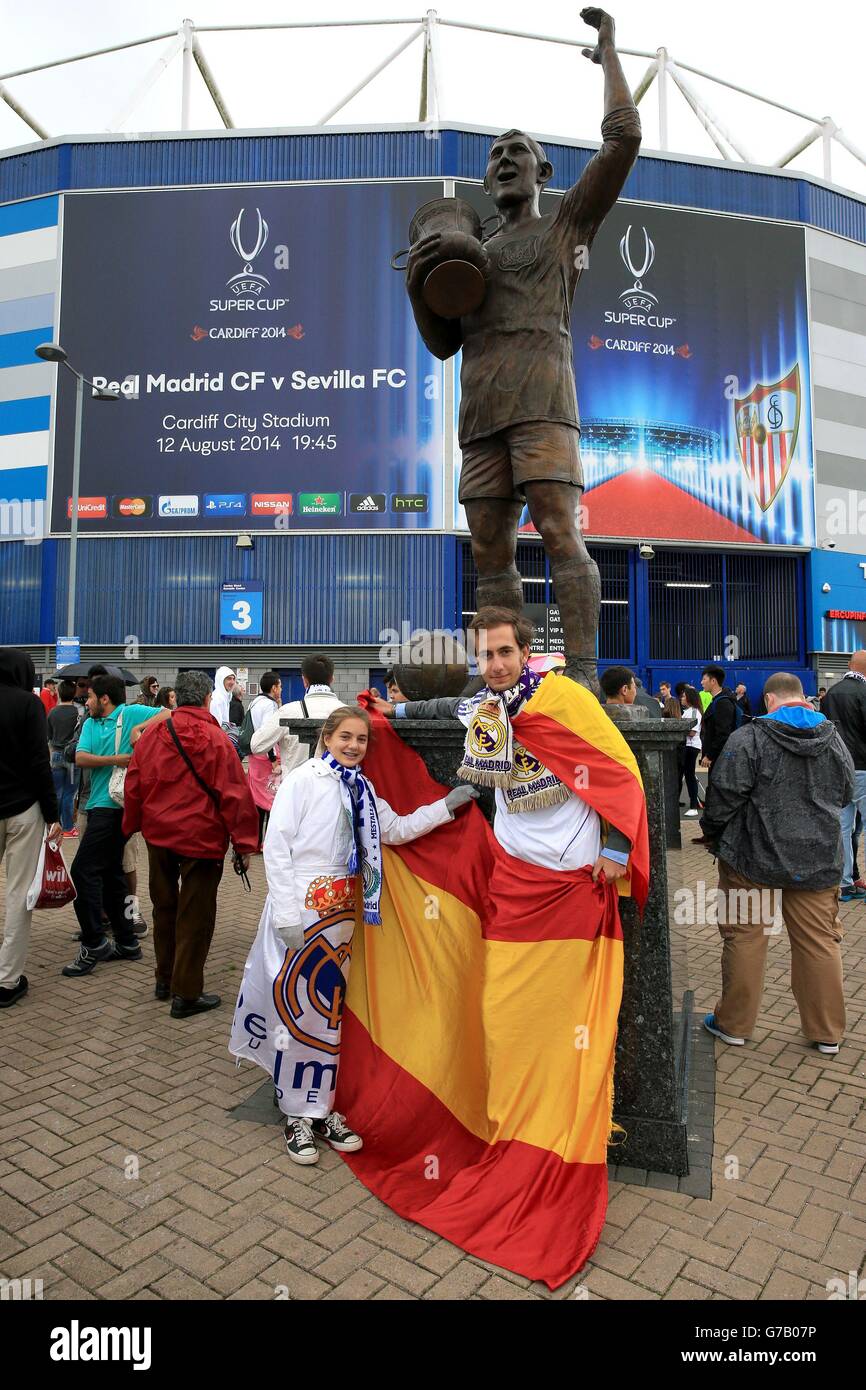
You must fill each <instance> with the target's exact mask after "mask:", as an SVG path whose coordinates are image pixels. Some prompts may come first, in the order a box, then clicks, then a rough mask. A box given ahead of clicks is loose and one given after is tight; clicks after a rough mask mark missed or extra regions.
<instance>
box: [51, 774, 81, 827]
mask: <svg viewBox="0 0 866 1390" xmlns="http://www.w3.org/2000/svg"><path fill="white" fill-rule="evenodd" d="M80 775H81V774H80V773H79V771H78V768H77V767H73V768H69V767H66V768H62V767H61V768H58V767H54V768H52V769H51V776H52V777H53V779H54V790H55V791H56V793H57V803H58V805H59V807H60V824H61V826H62V827H63V829H64V830H71V829H72V827H73V825H74V824H75V821H74V819H73V815H72V803H73V801H74V800H75V793H76V792H77V791H78V778H79V776H80Z"/></svg>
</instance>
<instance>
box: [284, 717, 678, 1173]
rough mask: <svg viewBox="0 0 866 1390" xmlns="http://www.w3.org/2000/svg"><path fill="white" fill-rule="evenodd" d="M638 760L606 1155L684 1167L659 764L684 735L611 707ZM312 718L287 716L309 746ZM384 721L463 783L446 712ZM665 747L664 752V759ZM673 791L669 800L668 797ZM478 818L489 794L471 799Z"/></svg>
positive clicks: (665, 783)
mask: <svg viewBox="0 0 866 1390" xmlns="http://www.w3.org/2000/svg"><path fill="white" fill-rule="evenodd" d="M614 718H615V722H616V723H617V725H618V727H619V728H620V729H621V731H622V733H623V735H624V737H625V739H626V741H627V742H628V744H629V746H630V747H631V749H632V751H633V753H634V755H635V758H636V759H637V763H638V766H639V768H640V772H641V777H642V778H643V783H644V789H645V792H646V799H647V812H648V818H649V841H650V891H649V898H648V901H647V904H646V908H645V910H644V915H643V919H641V918H640V917H639V916H638V913H637V910H636V908H635V905H634V903H632V901H631V900H630V899H622V900H621V917H622V926H623V936H624V939H625V978H624V984H623V998H622V1008H621V1009H620V1015H619V1027H618V1035H617V1047H616V1071H615V1076H614V1083H615V1084H614V1119H615V1120H616V1122H617V1123H618V1124H620V1125H621V1126H622V1127H623V1129H624V1130H625V1131H626V1137H625V1139H624V1140H623V1142H622V1143H619V1144H617V1145H616V1146H615V1147H611V1149H610V1151H609V1156H610V1161H611V1162H612V1163H615V1164H622V1165H625V1166H628V1167H630V1168H635V1169H646V1170H652V1171H654V1172H658V1173H671V1174H675V1175H677V1176H681V1175H683V1174H686V1173H688V1171H689V1161H688V1151H687V1143H686V1138H687V1115H686V1108H687V1102H686V1098H687V1095H688V1080H689V1060H690V1059H689V1051H690V1041H689V1040H690V1033H691V1029H690V1026H689V1025H690V1006H689V1001H690V998H691V996H690V995H689V994H688V971H687V963H686V960H685V940H684V937H680V936H679V935H678V934H677V932H676V930H675V929H674V930H673V932H672V930H671V926H670V924H671V923H672V922H673V892H674V889H675V888H676V887H678V886H679V885H676V884H675V885H673V886H671V885H669V882H668V860H667V852H666V851H667V845H668V843H669V834H668V831H667V828H666V827H667V824H668V823H669V822H670V821H671V820H673V821H674V822H675V823H676V825H677V829H678V827H679V808H678V805H677V801H676V798H675V797H673V793H672V790H671V783H670V781H669V780H668V779H666V778H665V776H664V763H665V761H667V760H669V758H670V755H671V754H674V755H675V752H676V749H677V747H678V745H679V744H681V743H682V742H683V741H684V739H685V730H684V729H683V727H682V726H681V725H680V721H679V720H664V721H663V720H656V719H649V718H646V717H644V718H640V717H639V715H637V714H635V713H634V712H633V711H631V710H628V711H626V713H624V714H623V715H619V714H618V712H617V713H615V714H614ZM319 727H320V725H319V723H318V722H317V721H314V720H292V721H291V728H292V732H293V733H296V734H298V735H299V736H300V739H301V741H302V742H303V743H306V744H308V745H309V746H311V747H312V746H313V745H314V744H315V742H316V739H317V737H318V732H319ZM394 728H395V729H396V731H397V733H398V734H399V735H400V737H401V738H402V739H404V740H405V742H406V743H408V745H409V746H410V748H413V749H414V750H415V751H416V752H417V753H419V754H420V756H421V757H422V758H423V760H424V763H425V764H426V766H427V769H428V771H429V772H430V775H431V776H432V777H434V778H435V779H436V781H437V782H441V783H442V784H443V785H444V786H446V787H454V786H457V785H463V784H462V783H460V782H459V781H458V778H457V777H456V769H457V767H458V765H459V763H460V760H461V758H462V756H463V741H464V737H465V732H464V730H463V727H462V726H461V725H460V724H459V723H458V722H457V720H454V721H453V723H452V722H451V721H449V720H433V719H431V720H426V719H423V720H422V719H401V720H399V721H397V722H395V725H394ZM666 755H667V758H666ZM672 797H673V804H671V801H672ZM479 804H480V806H481V809H482V810H483V811H484V813H485V815H487V817H488V819H492V816H493V793H492V792H490V791H488V790H487V789H482V791H481V798H480V801H479Z"/></svg>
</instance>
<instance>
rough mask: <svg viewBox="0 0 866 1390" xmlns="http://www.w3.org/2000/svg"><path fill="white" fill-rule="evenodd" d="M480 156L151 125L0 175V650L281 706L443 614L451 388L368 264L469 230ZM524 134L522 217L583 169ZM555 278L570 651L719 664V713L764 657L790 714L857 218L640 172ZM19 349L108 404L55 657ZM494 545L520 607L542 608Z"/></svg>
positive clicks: (52, 392)
mask: <svg viewBox="0 0 866 1390" xmlns="http://www.w3.org/2000/svg"><path fill="white" fill-rule="evenodd" d="M497 133H498V132H496V131H486V130H480V129H478V128H455V127H441V128H437V129H431V128H429V127H423V126H401V127H384V128H381V127H378V128H368V129H358V128H345V129H332V128H329V129H328V130H327V131H323V130H322V129H316V130H307V131H292V132H264V133H249V134H239V133H237V132H235V131H231V132H226V133H225V134H222V133H221V134H212V133H208V134H206V135H195V134H190V133H188V132H184V133H183V134H178V135H173V136H158V137H139V136H136V137H134V138H128V137H110V136H105V137H92V138H83V139H79V138H74V139H73V138H70V139H58V140H53V141H47V142H44V143H42V144H39V145H33V146H30V147H26V148H22V149H20V150H15V151H11V152H9V153H7V154H5V155H4V156H2V157H0V483H2V487H0V496H2V511H3V518H2V533H3V544H2V545H0V589H2V593H3V598H4V602H3V604H2V609H0V641H2V642H3V643H14V644H15V645H19V646H23V647H26V648H28V649H29V650H31V652H32V653H33V655H34V657H35V659H36V663H37V669H38V670H42V671H47V670H49V669H52V668H53V667H54V664H55V663H54V644H55V641H56V639H57V637H58V636H59V635H68V636H72V635H76V636H79V637H80V641H81V646H82V656H83V658H84V659H87V658H89V657H91V656H92V657H93V659H94V660H95V659H98V658H101V659H105V658H107V657H108V658H112V659H115V660H117V659H123V660H124V664H126V665H130V664H133V665H134V666H135V669H139V670H141V672H142V673H144V671H145V670H147V671H148V672H151V671H154V672H155V673H156V674H158V675H160V676H161V677H163V678H168V677H169V676H170V675H171V674H172V673H173V672H174V671H175V670H176V669H177V665H178V661H179V659H182V661H183V664H185V665H198V666H203V667H205V668H214V667H216V666H217V665H218V664H222V663H223V662H227V663H228V664H230V665H236V666H244V667H247V668H248V670H249V672H250V681H251V683H254V682H255V679H256V675H257V674H258V673H259V672H260V671H261V670H263V669H264V668H265V667H266V666H269V665H274V666H276V667H277V668H278V669H280V670H282V671H284V673H285V683H286V687H287V688H297V677H298V668H299V662H300V658H301V655H302V654H303V653H305V652H307V651H309V650H310V648H311V647H312V646H315V647H324V648H327V649H329V650H330V651H332V653H333V655H334V658H335V661H336V663H337V666H338V672H339V678H338V686H339V688H340V689H341V690H342V691H343V693H345V694H350V693H353V692H354V691H355V690H357V689H358V688H359V685H360V684H366V683H367V682H368V681H370V680H373V679H375V678H377V677H379V676H380V675H381V671H382V666H383V661H384V660H385V656H384V655H383V644H384V645H385V646H386V647H387V646H388V645H389V644H393V641H394V640H395V637H405V636H406V635H408V634H409V633H411V632H412V631H414V630H417V629H444V630H446V631H454V630H457V629H460V628H461V627H462V626H463V625H464V623H465V622H466V620H467V614H469V613H470V612H471V610H472V607H473V602H474V599H473V593H474V574H473V565H472V559H471V552H470V548H469V544H468V536H467V533H466V529H465V523H464V518H463V517H462V515H461V513H460V509H459V507H458V506H457V504H456V501H455V497H456V473H457V468H458V466H459V453H458V451H457V447H456V435H455V418H456V406H457V396H458V392H459V387H458V385H457V382H456V378H455V374H454V371H453V370H452V367H451V365H450V364H449V365H447V366H445V367H443V366H442V365H441V364H437V363H434V362H433V361H432V359H429V358H428V357H427V355H426V354H425V353H424V352H423V351H422V350H421V348H420V347H419V344H418V343H417V339H416V337H415V336H414V334H413V332H412V331H411V329H412V325H411V319H407V313H406V304H405V295H404V293H403V288H402V280H401V277H399V276H398V275H396V274H395V273H394V272H393V271H392V270H391V269H390V267H389V264H388V262H389V258H390V257H391V255H392V253H393V252H395V251H396V250H398V249H399V247H400V246H403V245H405V244H406V230H407V224H408V218H407V216H406V212H407V210H409V211H410V212H411V210H412V209H414V207H417V205H418V204H419V203H421V202H423V201H424V199H425V196H426V197H431V198H432V197H435V196H437V194H441V193H443V192H444V193H446V194H447V193H457V194H458V195H460V196H462V197H465V198H467V199H468V200H469V201H475V202H477V204H478V206H479V208H482V207H483V206H484V201H483V196H482V194H481V190H480V181H481V179H482V177H483V173H484V166H485V163H486V153H487V149H488V147H489V143H490V138H491V135H495V134H497ZM542 138H543V137H542ZM544 143H545V147H546V149H547V151H548V155H549V157H550V159H551V160H552V162H553V164H554V168H555V174H554V178H553V181H552V184H551V189H552V190H553V192H552V193H551V195H550V196H552V197H555V196H557V191H558V192H561V191H562V190H564V189H566V188H567V187H569V186H570V185H571V184H572V183H574V182H575V181H576V179H577V178H578V177H579V175H580V173H581V171H582V169H583V168H584V167H585V165H586V163H587V161H588V160H589V159H590V158H591V156H592V153H593V151H594V148H595V147H594V146H593V145H591V144H588V143H576V142H569V141H565V140H562V139H546V140H545V141H544ZM487 211H489V208H488V209H487ZM284 214H285V216H284ZM293 219H294V220H293ZM265 247H267V250H265ZM577 250H578V248H576V251H577ZM280 254H282V255H283V257H284V264H283V265H280V263H279V256H280ZM589 254H590V265H589V271H588V274H587V275H586V277H585V279H584V280H583V282H582V283H581V284H580V285H579V286H578V292H577V295H576V299H575V310H574V315H573V320H572V333H573V338H574V342H575V366H576V378H577V386H578V399H579V402H580V405H581V411H582V417H583V433H582V452H583V455H584V465H585V471H586V481H587V492H586V493H585V497H584V501H585V505H586V518H585V521H586V529H587V532H588V535H589V537H590V541H591V549H592V551H593V554H594V555H595V557H596V559H597V560H598V562H599V565H600V568H601V573H602V597H603V608H602V624H601V632H600V637H599V654H600V658H601V661H602V663H603V664H608V663H610V662H620V661H621V662H624V663H626V664H629V665H631V666H633V667H634V668H635V669H637V670H638V671H639V673H640V674H641V676H642V678H643V680H644V682H645V683H646V684H647V686H649V687H652V688H656V687H657V684H658V681H659V680H660V679H664V678H665V677H675V678H676V677H686V678H691V679H696V678H697V675H698V673H699V671H700V667H701V665H702V663H703V662H704V661H706V660H708V659H710V658H714V657H720V658H722V659H723V660H724V662H725V664H726V666H727V667H728V668H729V670H730V673H731V680H732V682H733V681H735V680H743V681H745V682H746V684H747V685H748V686H749V688H750V690H751V691H752V692H753V693H757V691H758V689H759V687H760V684H761V682H762V680H763V678H764V677H765V676H766V674H767V673H769V672H770V671H772V670H778V669H780V668H787V669H790V670H795V671H797V672H799V673H800V674H801V675H802V676H803V678H804V681H806V683H807V686H808V688H809V689H810V690H814V689H815V688H816V685H817V684H819V683H826V681H827V678H828V676H829V675H830V673H838V672H840V671H841V670H843V669H844V666H845V662H846V659H847V655H848V653H850V651H851V650H852V649H853V648H855V647H860V646H866V561H864V559H863V552H864V549H866V543H864V537H866V462H864V461H866V201H864V200H863V199H862V198H860V197H858V196H856V195H854V194H849V193H846V192H843V191H841V190H839V189H837V188H835V187H831V186H829V185H827V184H824V183H822V182H821V181H819V180H816V179H812V178H809V177H808V176H805V175H803V174H799V173H790V172H785V171H778V170H776V171H768V170H766V169H757V168H751V167H743V166H739V165H738V166H733V165H731V164H725V163H723V162H720V161H711V160H703V159H698V158H695V157H683V156H674V155H669V154H665V155H660V154H653V153H648V154H642V155H641V157H640V159H639V161H638V164H637V166H636V167H635V169H634V171H633V172H632V174H631V176H630V178H629V180H628V183H627V185H626V188H625V190H624V194H623V198H622V200H621V201H620V203H619V204H618V205H617V208H616V209H615V211H614V213H612V214H611V216H610V218H609V219H608V223H606V224H605V227H604V228H603V230H602V232H601V234H600V235H599V238H598V241H597V245H595V246H593V247H592V248H590V253H589ZM224 272H225V273H224ZM244 307H246V308H247V309H248V310H249V312H241V310H242V309H244ZM268 336H269V337H270V339H271V341H265V339H266V337H268ZM46 339H55V340H58V339H59V340H61V341H62V342H63V343H64V346H65V347H66V349H67V351H68V352H69V356H70V360H71V361H73V362H74V364H75V365H76V366H77V367H78V368H79V369H80V370H81V371H82V372H84V373H85V374H86V375H87V376H89V377H99V378H100V379H103V380H105V381H109V383H110V379H111V378H116V384H117V385H119V387H120V392H121V397H122V399H121V400H120V401H119V402H118V403H116V404H107V405H106V404H101V403H99V402H97V401H95V400H91V399H86V400H85V403H84V412H83V418H84V424H83V443H82V473H81V488H80V501H79V542H78V584H77V607H76V623H75V626H76V628H77V632H76V633H75V634H66V633H65V625H66V612H67V592H66V585H67V572H68V560H69V540H68V529H69V517H70V516H71V502H70V494H71V482H70V479H71V459H72V447H73V433H74V431H73V420H74V395H75V392H74V386H73V383H72V379H71V377H70V376H69V374H68V373H66V372H65V371H64V370H63V369H62V368H60V369H58V368H57V367H56V366H54V365H52V364H50V363H47V362H41V361H39V360H38V359H37V358H36V357H35V355H34V348H35V346H36V345H37V344H38V343H39V342H42V341H45V340H46ZM276 372H279V375H275V373H276ZM256 373H259V375H260V376H261V377H262V379H263V380H262V381H258V379H257V376H256ZM377 373H378V374H379V375H378V376H377V375H376V374H377ZM388 373H390V376H389V375H388ZM265 378H267V383H266V382H265ZM274 381H278V382H279V383H280V388H279V389H282V390H284V391H289V390H291V392H292V397H291V399H290V400H288V399H286V398H285V397H284V401H285V403H284V404H279V403H277V400H276V397H274V396H273V392H272V391H271V384H272V383H273V382H274ZM284 383H285V384H284ZM311 383H312V384H311ZM256 387H258V388H259V396H258V398H257V399H255V400H254V398H253V394H252V393H253V392H254V391H255V390H256ZM277 389H278V388H276V387H274V388H273V390H277ZM266 390H267V391H271V395H266ZM123 397H128V399H123ZM265 407H267V409H265ZM167 422H171V423H167ZM244 422H246V424H245V423H244ZM254 438H258V440H259V442H258V444H250V442H249V441H250V440H252V439H254ZM242 440H246V441H247V443H246V444H244V445H243V449H244V450H245V455H244V456H242V455H241V454H240V453H239V452H238V450H239V449H240V448H241V447H242V446H241V441H242ZM267 440H271V441H277V442H276V443H273V444H272V445H271V444H268V443H267V442H266V441H267ZM331 441H333V442H331ZM271 447H273V449H277V448H279V449H281V453H280V454H279V455H276V454H274V455H273V457H267V458H266V457H265V455H266V454H267V453H268V451H269V450H270V449H271ZM165 451H168V452H169V453H173V454H174V457H173V458H169V457H167V456H166V455H165ZM181 455H183V456H181ZM166 470H168V471H166ZM525 521H526V522H527V525H525V526H524V529H523V531H522V534H521V539H520V543H519V554H518V562H519V566H520V569H521V573H522V575H523V579H524V591H525V595H526V600H527V603H529V604H532V605H550V604H555V593H554V592H553V590H552V587H551V582H550V574H549V570H548V567H547V566H546V564H545V560H544V555H543V551H542V550H541V547H540V544H539V542H538V539H537V537H535V536H534V535H533V534H532V531H531V527H529V526H528V518H525ZM239 537H240V538H241V540H242V543H241V544H240V545H239V544H238V539H239ZM648 549H651V550H652V552H653V554H652V558H645V556H646V555H647V553H648ZM642 552H643V553H642ZM232 586H234V587H233V588H232ZM237 605H240V607H239V608H238V607H237ZM233 611H234V612H242V613H243V614H244V615H249V614H250V613H252V615H253V617H252V619H251V620H248V618H247V616H245V617H244V622H246V624H247V629H248V634H249V635H247V636H245V635H244V623H243V622H241V623H240V625H238V624H235V625H234V626H233V627H232V625H231V621H230V615H231V613H232V612H233ZM538 611H539V612H541V611H542V610H541V609H539V610H538ZM227 622H228V626H227ZM232 633H233V635H231V634H232ZM259 633H260V634H261V635H258V634H259Z"/></svg>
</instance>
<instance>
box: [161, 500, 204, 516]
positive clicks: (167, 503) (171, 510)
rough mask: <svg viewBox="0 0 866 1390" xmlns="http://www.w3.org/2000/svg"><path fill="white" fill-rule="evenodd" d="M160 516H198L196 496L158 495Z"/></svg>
mask: <svg viewBox="0 0 866 1390" xmlns="http://www.w3.org/2000/svg"><path fill="white" fill-rule="evenodd" d="M158 513H159V515H160V516H198V496H197V495H194V496H187V497H160V499H159V508H158Z"/></svg>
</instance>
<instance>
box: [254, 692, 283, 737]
mask: <svg viewBox="0 0 866 1390" xmlns="http://www.w3.org/2000/svg"><path fill="white" fill-rule="evenodd" d="M276 708H277V705H276V701H275V700H272V699H271V697H270V695H257V696H256V698H255V699H254V700H253V702H252V704H251V705H250V709H249V714H250V719H251V720H252V722H253V733H258V731H259V729H260V728H261V727H262V724H263V723H264V721H265V719H267V717H268V715H269V714H273V712H274V710H275V709H276Z"/></svg>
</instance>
